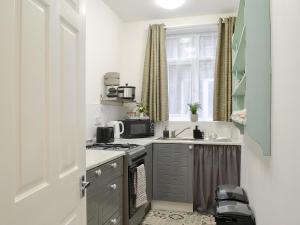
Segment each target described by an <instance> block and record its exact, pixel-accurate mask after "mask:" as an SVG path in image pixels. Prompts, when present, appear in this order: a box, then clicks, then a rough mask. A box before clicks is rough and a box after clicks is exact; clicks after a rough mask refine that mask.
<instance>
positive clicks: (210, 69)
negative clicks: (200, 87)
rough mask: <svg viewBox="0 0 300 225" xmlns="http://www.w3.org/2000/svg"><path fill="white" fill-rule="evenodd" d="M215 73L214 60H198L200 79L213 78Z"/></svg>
mask: <svg viewBox="0 0 300 225" xmlns="http://www.w3.org/2000/svg"><path fill="white" fill-rule="evenodd" d="M214 73H215V61H212V60H208V61H206V60H205V61H200V62H199V77H200V78H201V79H213V78H214Z"/></svg>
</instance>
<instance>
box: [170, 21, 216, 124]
mask: <svg viewBox="0 0 300 225" xmlns="http://www.w3.org/2000/svg"><path fill="white" fill-rule="evenodd" d="M205 32H207V33H215V34H216V41H217V38H218V36H217V32H218V25H217V24H210V25H200V26H188V27H175V28H167V31H166V39H172V38H174V39H178V38H180V37H186V36H187V35H190V36H191V37H192V38H193V42H194V43H193V45H194V46H196V49H197V50H199V49H200V42H199V39H198V40H197V39H196V38H195V37H196V36H199V33H205ZM216 48H217V43H216ZM176 54H177V55H178V52H177V53H176ZM215 60H216V58H203V59H201V56H200V52H199V51H196V56H194V57H191V58H185V59H178V58H171V59H169V58H167V71H168V78H169V74H170V73H169V70H170V66H172V65H174V66H177V65H191V71H193V72H192V78H191V79H195V77H193V76H195V74H197V71H199V68H200V64H201V62H205V61H214V62H215ZM193 74H194V75H193ZM198 79H199V81H200V80H203V81H204V82H205V86H206V88H207V91H208V88H209V83H210V82H214V78H211V79H209V78H201V77H200V76H199V77H198ZM169 81H170V79H168V85H169V87H170V83H169ZM193 89H194V85H192V86H191V97H192V98H193V93H194V90H193ZM169 93H170V92H169ZM169 93H168V94H169ZM211 104H212V107H213V102H212V103H211ZM206 110H208V109H206ZM198 114H199V113H198ZM207 114H208V113H207ZM212 114H213V113H211V116H210V117H205V118H203V117H202V118H201V117H199V119H198V121H213V115H212ZM175 115H176V114H170V112H169V120H170V121H185V122H186V121H190V114H186V115H185V116H183V114H178V116H177V117H176V116H175Z"/></svg>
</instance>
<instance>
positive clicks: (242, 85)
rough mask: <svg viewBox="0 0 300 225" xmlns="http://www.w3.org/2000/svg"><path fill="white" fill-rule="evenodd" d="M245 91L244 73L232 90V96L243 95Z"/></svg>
mask: <svg viewBox="0 0 300 225" xmlns="http://www.w3.org/2000/svg"><path fill="white" fill-rule="evenodd" d="M245 93H246V75H245V74H244V76H243V77H242V79H241V81H240V82H239V83H238V84H237V85H236V87H235V88H234V90H233V92H232V96H245Z"/></svg>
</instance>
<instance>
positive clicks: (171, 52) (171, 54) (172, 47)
mask: <svg viewBox="0 0 300 225" xmlns="http://www.w3.org/2000/svg"><path fill="white" fill-rule="evenodd" d="M177 46H178V44H177V39H176V38H167V41H166V49H167V58H168V59H175V58H177Z"/></svg>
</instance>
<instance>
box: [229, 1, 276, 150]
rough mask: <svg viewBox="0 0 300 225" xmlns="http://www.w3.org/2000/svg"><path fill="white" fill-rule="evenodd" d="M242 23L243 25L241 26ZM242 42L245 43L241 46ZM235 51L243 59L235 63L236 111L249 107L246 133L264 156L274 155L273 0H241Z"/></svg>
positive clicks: (234, 39)
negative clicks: (237, 50)
mask: <svg viewBox="0 0 300 225" xmlns="http://www.w3.org/2000/svg"><path fill="white" fill-rule="evenodd" d="M241 16H242V17H243V18H241ZM241 22H242V23H243V26H241V24H240V23H241ZM241 27H242V28H241ZM241 30H242V32H241ZM239 34H240V35H239ZM236 35H239V37H240V39H237V38H236ZM243 35H244V37H243ZM236 40H241V41H240V42H239V45H238V46H244V47H243V50H242V51H241V50H239V51H240V53H235V52H234V51H235V49H234V47H235V46H237V45H236V43H238V42H235V41H236ZM241 43H243V44H242V45H241ZM239 48H240V47H239ZM233 54H240V56H237V57H239V58H240V59H236V60H235V61H234V62H233V73H235V74H233V87H234V89H233V106H232V107H233V111H234V110H242V109H246V110H247V120H246V122H245V124H243V127H244V130H245V133H246V134H248V135H249V136H250V137H251V138H253V139H254V140H255V141H256V142H257V143H258V144H259V145H260V146H261V149H262V151H263V155H265V156H270V155H271V22H270V0H241V2H240V9H239V15H238V19H237V23H236V29H235V34H234V36H233ZM233 57H234V55H233ZM235 62H241V63H240V64H238V66H237V65H235V64H234V63H235ZM237 68H238V69H237Z"/></svg>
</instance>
